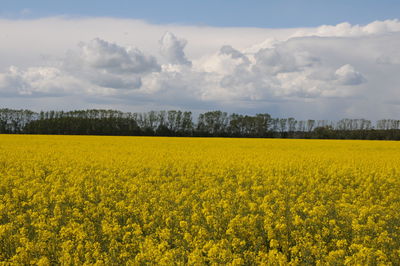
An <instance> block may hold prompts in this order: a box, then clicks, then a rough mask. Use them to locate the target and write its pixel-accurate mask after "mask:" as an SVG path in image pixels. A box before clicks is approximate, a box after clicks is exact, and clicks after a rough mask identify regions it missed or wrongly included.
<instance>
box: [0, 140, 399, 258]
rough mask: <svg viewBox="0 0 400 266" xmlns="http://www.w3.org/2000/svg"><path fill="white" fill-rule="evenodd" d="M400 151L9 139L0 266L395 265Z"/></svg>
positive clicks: (275, 143) (383, 146)
mask: <svg viewBox="0 0 400 266" xmlns="http://www.w3.org/2000/svg"><path fill="white" fill-rule="evenodd" d="M399 210H400V142H378V141H333V140H279V139H273V140H272V139H222V138H207V139H206V138H151V137H95V136H29V135H26V136H24V135H0V261H2V262H5V263H6V264H20V265H27V264H28V265H29V264H37V265H54V264H62V265H93V264H94V265H145V264H153V265H154V264H160V265H176V264H189V265H203V264H208V265H217V264H231V265H251V264H266V265H305V264H311V265H342V264H348V265H354V264H358V265H399V263H400V211H399Z"/></svg>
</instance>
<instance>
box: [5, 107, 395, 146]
mask: <svg viewBox="0 0 400 266" xmlns="http://www.w3.org/2000/svg"><path fill="white" fill-rule="evenodd" d="M0 133H5V134H57V135H115V136H185V137H248V138H304V139H370V140H400V120H395V119H381V120H378V121H376V122H375V123H372V122H371V121H370V120H367V119H347V118H346V119H341V120H339V121H328V120H313V119H308V120H296V119H295V118H293V117H289V118H273V117H271V115H269V114H267V113H264V114H256V115H242V114H236V113H232V114H228V113H227V112H223V111H210V112H205V113H201V114H199V116H198V118H197V120H196V122H195V121H194V119H193V114H192V112H190V111H180V110H169V111H150V112H144V113H130V112H121V111H117V110H101V109H93V110H75V111H68V112H64V111H41V112H33V111H30V110H14V109H6V108H4V109H0Z"/></svg>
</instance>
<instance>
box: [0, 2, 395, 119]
mask: <svg viewBox="0 0 400 266" xmlns="http://www.w3.org/2000/svg"><path fill="white" fill-rule="evenodd" d="M398 14H400V1H394V0H382V1H371V0H362V1H361V0H352V1H349V0H347V1H342V0H336V1H324V0H281V1H235V0H230V1H225V0H214V1H209V0H205V1H190V0H186V1H151V0H149V1H140V2H139V1H92V0H86V1H75V0H71V1H54V0H53V1H41V0H38V1H24V0H21V1H15V0H14V1H10V0H2V3H1V7H0V58H1V60H0V107H2V108H4V107H7V108H18V109H20V108H24V109H25V108H28V109H32V110H36V111H39V110H49V109H56V110H71V109H87V108H111V109H118V110H123V111H133V112H142V111H150V110H164V109H180V110H192V111H194V112H204V111H209V110H217V109H221V110H224V111H228V112H237V113H244V114H255V113H270V114H271V115H273V116H275V117H278V116H279V117H283V116H286V117H289V116H291V117H295V118H298V119H308V118H310V119H332V120H337V119H341V118H368V119H381V118H397V119H398V118H399V117H398V116H399V114H400V76H399V75H398V73H399V70H400V52H399V49H398V47H400V21H399V15H398Z"/></svg>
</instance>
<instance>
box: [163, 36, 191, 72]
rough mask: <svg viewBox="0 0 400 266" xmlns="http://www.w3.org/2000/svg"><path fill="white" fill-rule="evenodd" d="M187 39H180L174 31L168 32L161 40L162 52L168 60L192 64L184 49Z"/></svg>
mask: <svg viewBox="0 0 400 266" xmlns="http://www.w3.org/2000/svg"><path fill="white" fill-rule="evenodd" d="M186 44H187V41H186V40H184V39H178V38H177V37H176V36H175V35H174V34H173V33H171V32H166V33H165V34H164V36H163V37H162V38H161V40H160V52H161V54H162V55H163V56H165V57H166V58H167V60H168V63H171V64H178V65H189V66H190V65H191V64H192V62H190V61H189V60H188V59H187V58H186V55H185V52H184V51H183V50H184V48H185V46H186Z"/></svg>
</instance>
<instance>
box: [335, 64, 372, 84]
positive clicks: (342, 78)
mask: <svg viewBox="0 0 400 266" xmlns="http://www.w3.org/2000/svg"><path fill="white" fill-rule="evenodd" d="M335 75H336V78H337V83H338V84H340V85H346V86H351V85H360V84H362V83H364V82H365V81H366V80H365V78H364V76H363V75H362V74H361V73H360V72H357V71H356V70H355V69H354V67H353V66H351V65H349V64H347V65H344V66H342V67H340V68H338V69H337V70H336V71H335Z"/></svg>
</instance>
